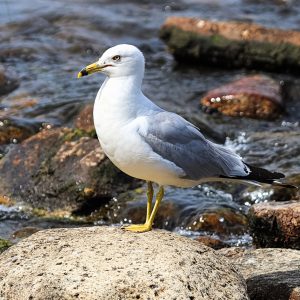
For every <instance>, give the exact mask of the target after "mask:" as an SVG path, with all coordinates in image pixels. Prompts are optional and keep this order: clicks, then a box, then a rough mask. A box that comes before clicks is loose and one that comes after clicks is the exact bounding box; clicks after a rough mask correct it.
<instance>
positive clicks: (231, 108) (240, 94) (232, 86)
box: [201, 75, 282, 119]
mask: <svg viewBox="0 0 300 300" xmlns="http://www.w3.org/2000/svg"><path fill="white" fill-rule="evenodd" d="M281 103H282V99H281V94H280V85H279V83H277V82H276V81H275V80H273V79H272V78H270V77H267V76H264V75H254V76H246V77H243V78H241V79H239V80H236V81H234V82H231V83H228V84H226V85H223V86H221V87H218V88H216V89H213V90H211V91H209V92H208V93H206V94H205V95H204V96H203V97H202V99H201V104H202V106H203V107H204V108H205V109H209V110H211V109H213V110H217V111H219V112H221V113H222V114H224V115H227V116H233V117H249V118H255V119H275V118H276V117H278V115H279V113H280V112H281V111H282V106H281Z"/></svg>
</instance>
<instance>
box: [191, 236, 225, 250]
mask: <svg viewBox="0 0 300 300" xmlns="http://www.w3.org/2000/svg"><path fill="white" fill-rule="evenodd" d="M195 240H196V241H198V242H200V243H202V244H204V245H205V246H207V247H210V248H213V249H215V250H219V249H222V248H228V247H229V245H228V244H226V243H224V242H222V241H221V240H220V239H218V238H213V237H211V236H208V235H201V236H198V237H197V238H196V239H195Z"/></svg>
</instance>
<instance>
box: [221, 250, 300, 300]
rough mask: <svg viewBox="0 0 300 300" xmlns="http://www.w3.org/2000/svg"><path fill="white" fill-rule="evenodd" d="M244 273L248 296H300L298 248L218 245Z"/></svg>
mask: <svg viewBox="0 0 300 300" xmlns="http://www.w3.org/2000/svg"><path fill="white" fill-rule="evenodd" d="M218 253H220V254H223V255H225V256H226V257H227V258H229V259H230V260H231V261H232V263H233V264H234V265H235V266H236V267H237V269H238V270H239V271H240V272H241V273H242V274H243V276H244V278H245V279H246V283H247V291H248V294H249V296H250V299H255V300H267V299H268V300H287V299H289V300H298V299H300V271H299V270H300V251H298V250H290V249H256V250H251V249H241V248H229V249H221V250H219V251H218Z"/></svg>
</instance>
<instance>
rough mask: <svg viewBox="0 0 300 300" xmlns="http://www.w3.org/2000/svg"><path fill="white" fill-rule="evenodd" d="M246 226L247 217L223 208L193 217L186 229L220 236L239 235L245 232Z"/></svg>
mask: <svg viewBox="0 0 300 300" xmlns="http://www.w3.org/2000/svg"><path fill="white" fill-rule="evenodd" d="M246 226H247V218H246V216H245V215H243V214H241V213H240V214H239V213H236V212H234V211H233V210H231V209H228V208H221V209H218V210H216V211H211V212H205V213H202V214H201V215H196V216H193V217H191V218H190V219H189V223H188V224H187V226H186V228H188V229H190V230H193V231H208V232H214V233H218V234H231V233H234V234H239V233H243V232H244V231H245V227H246Z"/></svg>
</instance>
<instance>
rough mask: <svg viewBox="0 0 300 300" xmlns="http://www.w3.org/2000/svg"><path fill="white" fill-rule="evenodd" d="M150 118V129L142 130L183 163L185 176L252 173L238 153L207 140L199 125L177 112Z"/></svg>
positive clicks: (157, 149) (156, 147)
mask: <svg viewBox="0 0 300 300" xmlns="http://www.w3.org/2000/svg"><path fill="white" fill-rule="evenodd" d="M146 122H147V125H148V127H147V130H139V134H140V135H141V136H142V137H143V138H144V140H145V142H146V143H147V144H148V145H150V147H151V148H152V150H153V151H154V152H155V153H157V154H159V155H160V156H161V157H163V158H164V159H166V160H169V161H171V162H173V163H175V164H176V165H177V166H178V167H180V168H181V169H182V170H183V171H184V172H185V174H186V175H185V176H184V178H187V179H191V180H199V179H201V178H207V177H219V176H245V175H247V174H248V173H249V171H248V169H247V167H246V166H245V164H244V163H243V162H242V160H241V158H240V157H239V156H238V155H237V154H235V153H234V152H232V151H231V150H229V149H227V148H225V147H223V146H221V145H217V144H214V143H212V142H210V141H208V140H206V139H205V137H204V136H203V135H202V133H201V132H200V131H199V129H198V128H197V127H195V126H194V125H193V124H191V123H189V122H188V121H186V120H185V119H183V118H182V117H180V116H179V115H177V114H175V113H170V112H159V113H156V114H155V115H151V116H146Z"/></svg>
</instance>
